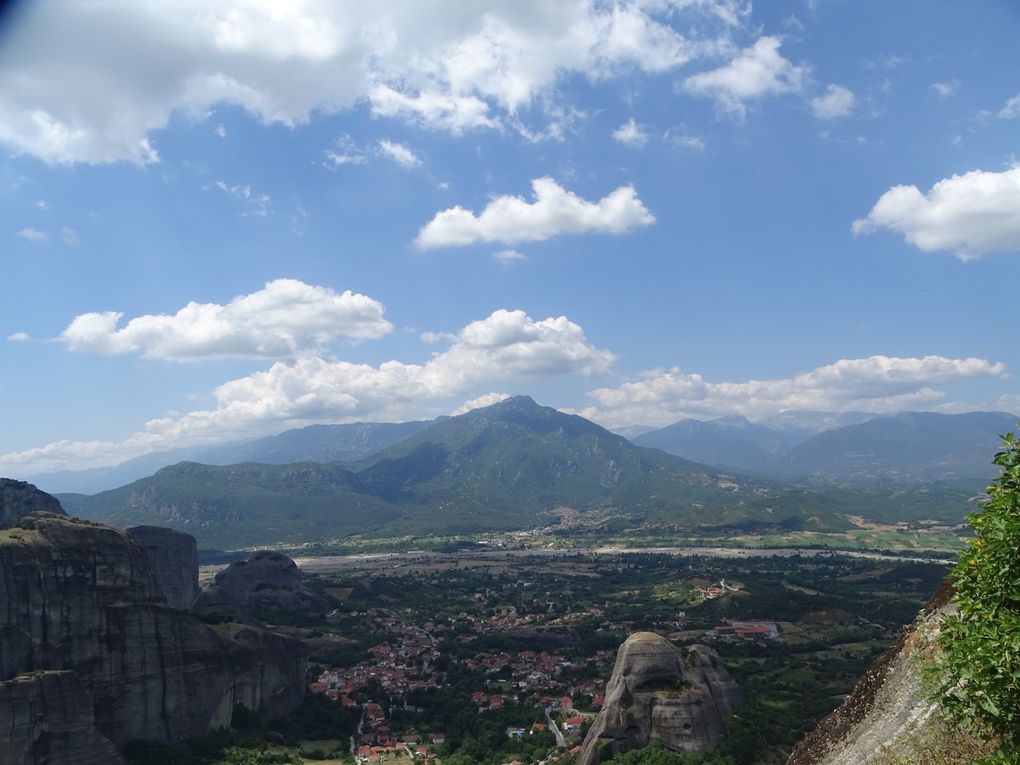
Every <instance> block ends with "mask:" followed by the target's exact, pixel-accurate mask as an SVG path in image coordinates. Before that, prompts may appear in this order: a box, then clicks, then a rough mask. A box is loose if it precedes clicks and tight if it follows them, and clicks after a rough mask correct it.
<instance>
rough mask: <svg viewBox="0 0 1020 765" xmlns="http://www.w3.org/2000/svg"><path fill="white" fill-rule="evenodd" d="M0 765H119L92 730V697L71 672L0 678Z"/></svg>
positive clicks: (105, 742)
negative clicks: (1, 764) (7, 678)
mask: <svg viewBox="0 0 1020 765" xmlns="http://www.w3.org/2000/svg"><path fill="white" fill-rule="evenodd" d="M0 742H2V743H0V763H3V765H121V764H122V763H123V762H124V759H123V758H122V757H121V756H120V753H119V752H118V751H117V749H116V748H115V747H114V745H113V744H112V743H111V742H110V741H109V740H108V739H106V738H104V737H103V735H102V734H101V733H100V732H99V731H98V730H97V729H96V726H95V720H94V718H93V715H92V699H91V698H89V694H88V691H86V690H85V686H84V684H83V683H82V682H81V678H79V677H78V675H76V674H75V673H74V672H33V673H31V674H27V675H18V676H17V677H15V678H14V679H13V680H7V681H5V682H0Z"/></svg>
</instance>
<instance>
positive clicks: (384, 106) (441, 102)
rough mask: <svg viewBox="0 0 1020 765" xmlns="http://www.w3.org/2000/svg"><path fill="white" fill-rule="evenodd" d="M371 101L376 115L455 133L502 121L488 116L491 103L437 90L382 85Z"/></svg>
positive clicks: (492, 126)
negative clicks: (409, 90) (410, 91)
mask: <svg viewBox="0 0 1020 765" xmlns="http://www.w3.org/2000/svg"><path fill="white" fill-rule="evenodd" d="M369 101H370V102H371V104H372V114H373V115H375V116H376V117H397V118H399V119H402V120H406V121H408V122H413V123H417V124H419V125H422V126H424V127H429V128H434V129H437V130H448V131H449V132H451V133H453V134H455V135H457V134H460V133H462V132H463V131H464V130H470V129H472V128H481V127H486V128H494V127H498V126H499V121H498V120H496V119H495V118H493V117H491V116H490V115H489V104H488V103H486V102H485V101H483V100H482V99H480V98H478V97H477V96H454V95H449V94H445V93H434V92H433V93H428V92H424V93H417V94H415V95H408V94H406V93H401V92H399V91H397V90H394V89H393V88H391V87H389V86H388V85H379V86H377V87H375V88H374V89H373V90H372V92H371V93H370V94H369Z"/></svg>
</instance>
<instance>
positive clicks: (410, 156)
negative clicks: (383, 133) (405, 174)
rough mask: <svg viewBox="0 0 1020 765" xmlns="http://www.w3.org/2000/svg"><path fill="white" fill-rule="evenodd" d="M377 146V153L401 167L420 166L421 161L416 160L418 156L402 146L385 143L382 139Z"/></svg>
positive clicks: (391, 142) (389, 142)
mask: <svg viewBox="0 0 1020 765" xmlns="http://www.w3.org/2000/svg"><path fill="white" fill-rule="evenodd" d="M378 146H379V151H380V152H381V153H382V155H383V156H384V157H386V158H387V159H391V160H393V161H394V162H396V163H397V164H398V165H401V166H402V167H418V166H419V165H421V160H420V159H418V156H417V155H416V154H415V153H414V152H413V151H411V150H410V149H409V148H408V147H406V146H404V145H403V144H400V143H394V142H393V141H387V140H386V139H385V138H384V139H382V140H380V141H379V143H378Z"/></svg>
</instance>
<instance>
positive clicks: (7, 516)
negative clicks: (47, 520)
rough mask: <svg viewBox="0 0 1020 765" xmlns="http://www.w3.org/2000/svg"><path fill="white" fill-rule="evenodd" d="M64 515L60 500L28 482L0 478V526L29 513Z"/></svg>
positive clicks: (8, 524) (9, 523)
mask: <svg viewBox="0 0 1020 765" xmlns="http://www.w3.org/2000/svg"><path fill="white" fill-rule="evenodd" d="M37 512H44V513H56V514H57V515H64V508H62V507H61V506H60V501H59V500H58V499H57V498H56V497H53V496H50V495H49V494H47V493H46V492H44V491H39V489H37V488H35V487H34V486H33V485H32V484H30V483H25V482H24V481H15V480H13V479H11V478H0V528H3V527H4V526H10V525H11V524H12V523H15V522H17V521H18V519H20V518H21V517H23V516H25V515H28V514H29V513H37Z"/></svg>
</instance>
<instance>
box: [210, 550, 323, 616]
mask: <svg viewBox="0 0 1020 765" xmlns="http://www.w3.org/2000/svg"><path fill="white" fill-rule="evenodd" d="M213 587H214V588H215V589H217V590H219V591H221V592H223V593H225V594H226V595H227V596H229V597H230V598H231V599H232V600H233V601H234V602H235V603H237V604H238V605H239V606H240V607H241V608H242V609H253V608H256V609H257V608H269V609H274V610H280V611H299V612H304V613H316V614H323V613H325V612H326V611H328V610H329V603H328V602H327V601H326V600H325V599H324V598H322V597H320V596H319V595H316V594H315V593H314V592H311V591H310V590H309V589H308V588H307V587H306V586H305V585H304V582H303V576H302V574H301V569H299V568H298V567H297V564H296V563H294V561H292V560H291V559H290V558H288V557H287V556H286V555H282V554H280V553H278V552H270V551H260V552H257V553H255V554H254V555H252V556H251V557H250V558H248V560H246V561H235V562H234V563H231V564H230V565H229V566H227V567H226V568H225V569H223V570H222V571H220V572H219V573H217V574H216V578H215V579H214V580H213Z"/></svg>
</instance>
